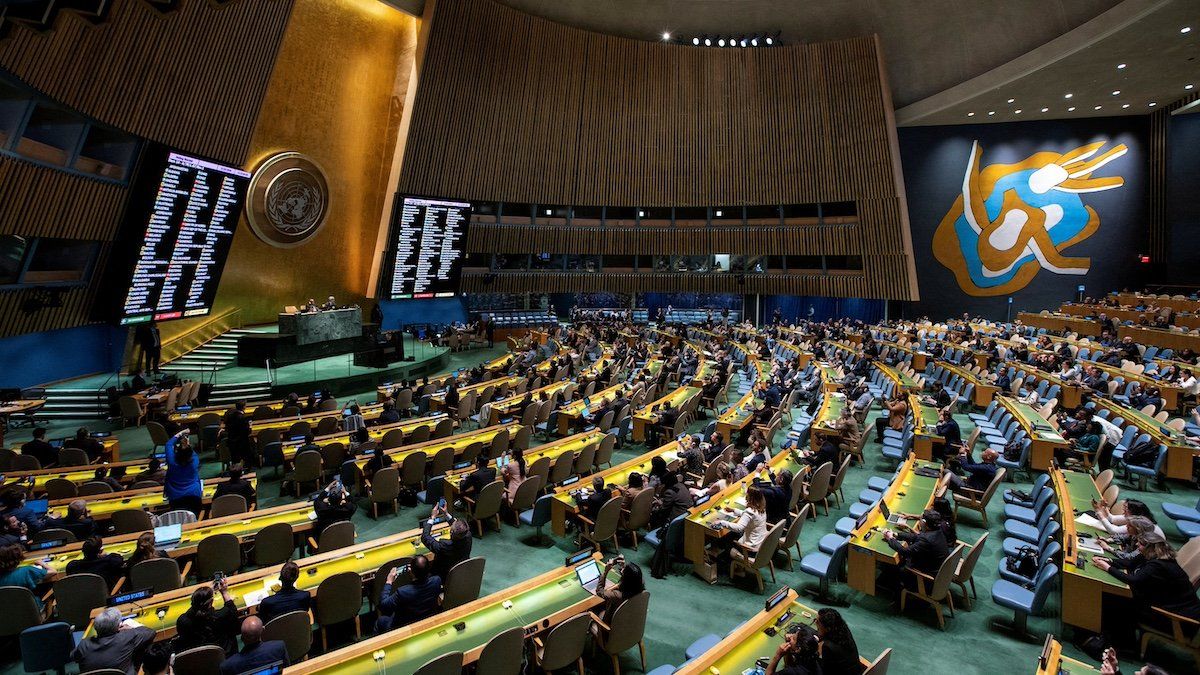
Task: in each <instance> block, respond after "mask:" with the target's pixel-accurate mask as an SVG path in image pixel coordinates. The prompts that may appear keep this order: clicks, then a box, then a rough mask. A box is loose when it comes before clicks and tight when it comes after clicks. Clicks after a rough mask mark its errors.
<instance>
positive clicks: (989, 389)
mask: <svg viewBox="0 0 1200 675" xmlns="http://www.w3.org/2000/svg"><path fill="white" fill-rule="evenodd" d="M937 364H938V365H939V366H942V367H943V368H945V369H946V370H947V371H948V372H951V373H954V374H955V375H958V376H959V377H961V378H963V379H964V380H966V381H967V382H971V383H973V384H974V385H975V400H973V401H971V403H973V404H975V406H976V407H979V408H986V407H987V405H988V404H989V403H991V402H992V398H993V397H994V396H996V394H997V393H999V391H1000V388H999V387H997V386H996V385H994V384H988V382H987V381H985V380H983V379H982V378H980V377H979V376H978V375H976V374H974V373H972V372H970V371H968V370H967V369H966V368H963V367H962V366H958V365H955V364H953V363H950V362H949V361H938V362H937ZM914 367H915V366H914Z"/></svg>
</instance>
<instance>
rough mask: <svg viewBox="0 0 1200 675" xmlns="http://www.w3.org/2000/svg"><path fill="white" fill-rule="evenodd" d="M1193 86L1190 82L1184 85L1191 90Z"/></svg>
mask: <svg viewBox="0 0 1200 675" xmlns="http://www.w3.org/2000/svg"><path fill="white" fill-rule="evenodd" d="M1192 86H1193V85H1190V84H1185V85H1183V88H1184V89H1188V90H1190V89H1191V88H1192Z"/></svg>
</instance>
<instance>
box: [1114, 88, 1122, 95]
mask: <svg viewBox="0 0 1200 675" xmlns="http://www.w3.org/2000/svg"><path fill="white" fill-rule="evenodd" d="M1120 95H1121V90H1120V89H1113V96H1120Z"/></svg>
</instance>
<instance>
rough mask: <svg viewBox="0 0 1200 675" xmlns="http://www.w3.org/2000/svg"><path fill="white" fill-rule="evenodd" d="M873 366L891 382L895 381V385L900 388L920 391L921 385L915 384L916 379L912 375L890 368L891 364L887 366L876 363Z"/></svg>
mask: <svg viewBox="0 0 1200 675" xmlns="http://www.w3.org/2000/svg"><path fill="white" fill-rule="evenodd" d="M875 367H876V368H878V369H879V372H881V373H883V374H884V376H885V377H887V378H888V379H889V380H891V381H892V382H895V383H896V385H897V386H899V387H900V388H901V389H904V390H905V391H920V390H921V385H919V384H917V381H916V380H915V379H913V377H912V375H909V374H908V373H906V372H903V371H900V370H897V369H895V368H892V367H891V366H888V365H886V364H883V363H876V364H875Z"/></svg>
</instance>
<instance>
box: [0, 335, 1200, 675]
mask: <svg viewBox="0 0 1200 675" xmlns="http://www.w3.org/2000/svg"><path fill="white" fill-rule="evenodd" d="M497 353H499V350H498V349H497V350H476V351H471V352H463V353H459V354H454V355H452V356H451V359H452V361H453V363H452V365H451V368H456V367H461V366H464V365H472V364H474V363H477V362H480V361H483V360H487V359H490V358H492V357H493V356H494V355H496V354H497ZM373 396H374V393H373V392H364V393H363V394H362V395H361V396H360V397H359V398H360V400H363V399H366V398H367V397H371V398H373ZM875 416H876V413H872V414H871V416H870V419H871V420H873V419H874V417H875ZM958 419H959V421H960V423H961V424H962V426H963V434H964V436H965V435H966V434H968V433H969V432H970V431H971V429H972V425H971V422H970V420H969V419H968V418H967V416H966V415H960V416H958ZM702 425H703V422H698V423H697V424H696V425H695V428H696V429H697V430H698V429H699V428H700V427H701V426H702ZM58 426H59V427H60V428H64V427H72V426H74V425H58ZM116 433H117V435H118V436H119V437H120V438H121V449H122V456H123V457H138V456H144V455H145V454H146V452H147V451H148V448H149V437H148V435H147V433H146V431H145V430H144V429H126V430H118V431H117V432H116ZM871 433H873V432H871ZM28 434H29V432H28V431H27V430H25V431H21V432H14V433H13V434H11V435H10V436H9V443H10V445H14V444H15V445H19V443H20V442H21V441H22V440H24V439H25V438H28ZM535 442H536V441H535ZM642 452H645V448H643V447H641V446H637V445H630V446H626V447H625V448H623V449H620V450H618V451H617V453H616V456H615V458H614V463H617V462H620V461H623V460H625V459H628V458H630V457H632V456H635V455H637V454H641V453H642ZM866 457H867V464H866V466H865V467H858V466H856V467H852V468H851V469H850V471H849V475H848V476H847V478H846V481H845V484H844V486H843V491H844V492H845V495H846V498H847V500H848V501H849V503H851V504H852V503H854V502H855V501H857V495H858V493H859V491H860V490H861V489H863V488H864V487H865V486H866V482H867V479H868V478H870V477H871V476H886V475H889V474H890V473H891V471H892V470H893V468H894V467H893V466H892V465H891V464H890V463H889V462H888V461H886V460H884V459H883V458H882V457H881V456H880V454H879V446H878V445H877V444H875V443H873V442H871V443H868V445H867V448H866ZM206 471H208V472H209V473H215V471H216V469H215V467H213V466H206ZM1028 482H1029V478H1028V477H1025V476H1022V477H1021V481H1020V483H1019V484H1024V485H1025V486H1028ZM260 485H261V487H260V497H259V499H260V504H261V505H262V506H263V507H267V506H273V505H277V504H281V503H285V502H287V501H290V497H288V498H284V499H280V498H279V496H278V494H279V484H278V482H277V481H274V480H268V481H265V482H263V483H261V484H260ZM1169 489H1170V490H1171V491H1172V492H1171V493H1166V492H1163V491H1161V488H1157V487H1152V488H1151V490H1150V491H1148V492H1138V491H1136V490H1135V489H1133V488H1127V487H1126V486H1125V485H1124V484H1122V487H1121V492H1122V494H1123V495H1125V496H1130V497H1135V498H1138V499H1142V500H1143V501H1145V502H1147V503H1148V504H1150V506H1151V509H1152V511H1153V512H1154V513H1155V514H1160V513H1161V510H1160V508H1159V504H1161V503H1162V502H1163V501H1175V502H1180V503H1187V504H1192V503H1195V501H1196V498H1197V492H1196V490H1194V489H1193V488H1192V487H1191V486H1185V485H1184V484H1181V483H1178V482H1172V483H1171V484H1170V485H1169ZM1002 509H1003V504H1002V499H1001V498H1000V495H999V494H998V495H997V498H996V499H994V500H993V502H992V504H991V508H990V509H989V510H988V520H989V523H990V527H989V528H988V529H989V531H990V532H991V536H990V538H989V539H990V541H989V542H988V543H987V548H986V550H985V552H984V554H983V557H982V559H981V560H980V562H979V565H978V567H977V568H976V570H975V584H976V587H977V589H978V593H979V597H978V599H976V600H974V601H973V605H974V607H973V609H972V610H966V609H964V608H960V609H958V610H956V612H955V614H956V615H955V616H954V617H953V618H949V617H947V619H946V630H945V631H944V632H943V631H940V630H938V628H937V622H936V619H935V618H934V616H933V610H932V609H931V608H930V607H929V606H928V605H924V604H922V603H919V602H916V603H912V604H911V605H910V606H909V607H908V609H907V611H906V612H905V613H904V614H903V615H900V614H899V612H898V610H896V609H893V608H891V607H889V600H888V599H884V598H872V597H869V596H863V595H859V594H856V593H854V592H853V591H852V590H851V589H850V588H849V587H847V586H846V585H845V584H844V583H839V584H835V585H834V586H833V590H834V593H835V594H836V595H839V596H841V597H844V598H847V599H848V600H849V601H850V602H851V603H852V605H851V606H850V607H849V608H846V609H844V610H841V611H842V612H843V614H844V616H845V617H846V620H847V622H848V623H849V625H850V627H851V629H852V631H853V633H854V636H855V639H856V640H857V642H858V646H859V649H860V651H861V653H862V655H863V656H865V657H867V658H869V659H870V658H874V657H875V656H876V655H877V654H878V653H879V652H880V651H882V650H883V649H884V648H887V647H891V648H893V650H894V652H893V655H892V662H891V670H890V671H889V672H891V673H895V674H897V675H908V674H914V675H915V674H920V675H931V674H933V673H947V674H951V673H952V674H954V675H968V674H971V673H999V672H1015V673H1022V672H1030V673H1032V672H1034V671H1035V670H1036V661H1037V656H1038V653H1039V651H1040V649H1041V640H1040V639H1038V640H1036V641H1033V642H1024V641H1020V640H1018V639H1016V638H1014V637H1012V636H1010V634H1008V633H1006V632H1004V631H1003V630H999V629H995V628H992V627H990V625H989V622H991V621H992V620H993V619H997V618H1001V619H1004V620H1009V619H1011V617H1012V614H1011V612H1009V611H1008V610H1005V609H1003V608H1001V607H999V606H997V605H995V604H993V603H992V601H991V598H990V595H989V589H990V588H991V585H992V582H993V581H994V580H995V579H996V578H997V574H996V567H997V562H998V560H999V558H1000V539H1001V538H1002V534H1003V523H1002V521H1001V518H1000V512H1001V510H1002ZM368 514H369V510H366V511H364V510H362V509H360V510H359V512H358V513H357V514H356V515H355V517H354V523H355V526H356V528H357V530H358V539H359V541H366V540H369V539H373V538H377V537H382V536H384V535H387V534H391V533H394V532H398V531H403V530H407V529H411V528H414V527H416V525H417V521H418V519H419V518H422V517H424V516H426V515H427V514H428V508H427V507H424V506H421V507H418V508H414V509H402V510H401V512H400V514H399V515H396V516H391V515H384V516H381V517H380V519H379V520H378V521H375V520H372V519H371V518H370V516H369V515H368ZM845 515H847V510H846V508H845V507H842V508H837V509H831V510H830V514H829V516H823V515H822V516H820V517H818V519H817V520H816V521H810V522H809V523H808V525H806V526H805V529H804V534H803V537H802V540H801V541H802V548H803V550H804V552H805V553H807V552H810V551H815V550H817V541H818V540H819V539H820V538H821V537H822V536H823V535H825V534H829V533H831V532H833V526H834V523H835V522H836V521H837V519H838V518H840V517H843V516H845ZM1164 530H1165V531H1166V532H1167V535H1168V537H1171V538H1173V543H1174V544H1175V545H1176V546H1178V545H1180V544H1181V543H1182V540H1181V539H1180V535H1179V533H1178V531H1177V530H1176V529H1175V527H1174V526H1173V525H1172V524H1170V522H1169V521H1167V522H1165V523H1164ZM982 532H983V528H982V523H981V520H980V518H979V515H978V514H977V513H975V512H972V511H964V512H963V515H962V518H961V519H960V521H959V524H958V534H959V538H960V539H962V540H963V541H967V542H974V541H975V540H976V539H977V538H978V537H979V536H980V535H981V534H982ZM532 536H533V530H532V528H520V529H518V528H515V527H513V526H512V525H509V524H506V525H505V526H504V527H503V529H502V531H500V532H491V531H488V532H486V533H485V536H484V537H483V539H482V540H478V541H476V543H475V549H474V554H475V555H483V556H485V557H486V558H487V568H486V572H485V574H484V580H483V593H484V594H485V595H486V594H489V593H493V592H496V591H500V590H503V589H504V588H507V587H509V586H511V585H513V584H515V583H517V582H519V581H522V580H524V579H527V578H530V577H533V576H535V575H537V574H539V573H542V572H545V571H546V570H549V569H551V568H553V567H555V566H559V565H561V564H562V562H563V559H564V557H565V556H566V555H568V554H570V553H573V552H574V550H573V547H572V546H570V542H569V541H566V540H555V539H554V537H553V536H552V535H549V534H548V528H547V535H546V536H545V538H544V540H543V543H542V545H540V546H538V545H533V544H532V543H528V542H527V540H530V539H531V538H532ZM623 552H624V553H625V555H626V557H627V558H628V559H630V560H633V561H636V562H638V563H640V564H641V565H642V567H643V569H644V570H645V571H646V573H647V577H646V579H647V586H648V589H649V590H650V592H651V604H650V616H649V619H648V622H647V626H646V656H647V666H648V668H651V669H652V668H654V667H655V666H658V665H662V664H664V663H670V664H675V665H678V664H680V663H681V662H682V661H683V660H684V656H683V652H684V649H685V648H686V647H687V646H688V645H689V644H691V642H692V641H693V640H695V639H696V638H699V637H701V636H703V635H705V634H708V633H716V634H720V635H724V634H725V633H727V632H729V631H730V630H732V629H733V628H734V627H736V626H737V625H738V624H739V623H741V622H742V621H744V620H745V619H747V618H748V617H750V616H752V615H754V614H755V613H756V612H757V611H758V610H759V609H760V608H761V607H762V602H763V600H764V599H765V595H759V594H758V593H757V591H756V589H755V588H754V586H753V582H752V581H751V580H749V579H739V581H738V583H737V584H731V583H730V582H729V580H728V579H727V578H724V577H722V579H721V580H719V581H718V582H717V583H716V584H715V585H711V586H710V585H709V584H707V583H705V582H703V581H701V580H700V579H699V578H697V577H695V576H694V575H692V574H691V573H690V570H689V571H688V572H687V573H683V569H684V568H682V567H681V568H679V570H680V574H678V575H675V576H671V577H669V578H667V579H654V578H651V577H650V576H649V566H650V558H651V555H652V553H653V550H652V549H651V548H650V547H649V546H646V545H643V546H641V548H640V550H638V551H633V550H629V549H627V550H625V551H623ZM606 555H611V552H608V553H606ZM814 583H815V579H814V578H812V577H809V576H808V575H806V574H804V573H802V572H800V571H799V570H798V568H797V570H796V571H792V572H788V571H784V570H782V569H780V570H778V571H777V585H776V587H777V586H782V585H788V586H792V587H794V588H798V589H799V588H804V587H806V586H808V587H811V586H813V585H814ZM771 588H772V587H771V586H770V582H769V579H768V592H770V589H771ZM807 602H808V604H810V605H812V606H816V607H819V606H820V605H819V604H817V603H816V602H815V601H812V600H808V601H807ZM1057 606H1058V593H1057V591H1056V592H1055V593H1053V594H1052V595H1051V600H1050V602H1049V603H1048V605H1047V610H1046V612H1045V616H1044V617H1038V618H1031V619H1030V622H1029V628H1030V631H1031V632H1033V633H1034V634H1036V635H1040V636H1044V635H1045V634H1046V633H1054V634H1056V635H1060V636H1061V635H1062V631H1063V626H1062V624H1061V622H1060V621H1059V620H1058V618H1057V613H1058V612H1057ZM1069 637H1070V634H1069V633H1068V639H1069ZM1065 653H1066V655H1068V656H1071V657H1074V658H1080V659H1083V660H1086V657H1085V656H1084V655H1083V654H1082V653H1081V652H1079V650H1077V649H1075V648H1074V647H1073V646H1071V645H1070V644H1069V643H1068V644H1066V645H1065ZM764 656H765V655H764ZM1148 660H1149V661H1150V662H1152V663H1156V664H1158V665H1160V666H1162V667H1164V668H1166V669H1168V670H1169V671H1170V672H1173V673H1185V672H1194V666H1193V663H1192V660H1191V658H1190V656H1189V655H1187V654H1185V653H1182V652H1177V651H1175V650H1173V649H1170V648H1165V647H1160V646H1155V647H1152V648H1151V653H1150V654H1149V658H1148ZM621 663H622V670H623V671H624V672H630V671H636V670H637V669H638V663H637V652H636V650H633V651H631V652H629V653H627V654H626V655H625V656H624V657H623V659H622V662H621ZM1123 665H1124V666H1125V668H1126V670H1125V672H1133V671H1134V670H1136V668H1137V667H1140V664H1137V665H1134V664H1133V662H1132V661H1124V662H1123ZM588 668H589V672H596V673H608V672H610V671H611V667H610V666H609V664H608V660H607V659H606V658H603V657H597V658H594V659H591V660H590V661H589V662H588ZM6 670H7V672H12V673H15V672H19V670H20V666H19V664H9V666H8V667H7V668H6Z"/></svg>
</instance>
